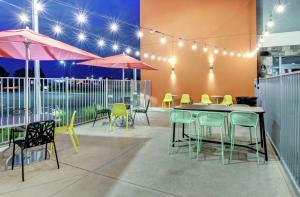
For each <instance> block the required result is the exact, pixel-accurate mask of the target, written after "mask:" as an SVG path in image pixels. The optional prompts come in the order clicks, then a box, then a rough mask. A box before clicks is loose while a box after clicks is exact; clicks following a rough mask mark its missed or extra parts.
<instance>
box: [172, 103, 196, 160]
mask: <svg viewBox="0 0 300 197" xmlns="http://www.w3.org/2000/svg"><path fill="white" fill-rule="evenodd" d="M170 121H171V129H170V138H169V147H168V153H169V154H170V149H171V147H172V145H173V142H172V137H173V134H172V133H173V131H172V125H173V123H176V124H183V125H187V131H188V135H189V156H190V157H191V155H192V147H191V137H192V135H193V133H192V131H193V130H192V129H191V126H192V125H193V124H195V121H194V120H193V114H192V113H191V112H190V111H186V110H175V109H173V110H172V111H171V112H170ZM175 129H176V128H175ZM174 135H175V133H174ZM174 139H175V138H174Z"/></svg>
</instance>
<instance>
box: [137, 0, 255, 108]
mask: <svg viewBox="0 0 300 197" xmlns="http://www.w3.org/2000/svg"><path fill="white" fill-rule="evenodd" d="M255 3H256V2H255V0H141V8H140V9H141V26H143V27H148V28H153V29H155V30H158V31H161V32H165V33H168V34H171V35H173V36H176V37H184V38H190V39H191V40H193V39H198V40H201V41H202V44H203V43H204V41H205V42H207V43H208V44H210V45H212V46H220V47H225V48H229V49H235V50H239V51H249V50H253V49H254V48H255V38H256V22H255V21H256V4H255ZM190 45H191V44H188V43H185V46H184V47H183V48H178V47H177V40H174V41H173V44H172V41H171V40H168V41H167V44H165V45H161V44H160V43H159V36H157V35H153V34H150V33H149V32H146V33H145V36H144V37H143V38H142V40H141V51H142V52H143V51H144V52H151V53H153V54H155V55H157V56H158V55H161V56H168V57H170V56H172V55H174V56H176V58H177V63H176V65H175V72H174V73H173V74H172V71H171V66H170V64H168V63H166V62H159V61H157V60H150V59H149V58H147V59H145V58H143V56H141V57H142V60H143V61H145V62H147V63H149V64H151V65H153V66H155V67H157V68H158V69H159V70H158V71H142V79H143V80H151V81H152V95H153V99H152V105H155V106H160V105H161V100H162V98H163V96H164V94H165V93H166V92H171V93H173V94H178V95H181V94H182V93H189V94H190V95H191V96H192V98H193V100H194V101H199V99H200V95H201V94H203V93H208V94H209V95H224V94H231V95H233V96H251V95H253V94H254V87H253V80H254V79H255V77H256V58H251V59H248V58H238V57H229V56H224V57H223V55H221V54H218V55H213V48H212V47H211V48H210V51H209V52H208V53H207V54H205V53H203V52H202V46H201V47H200V46H199V48H198V50H196V51H192V50H191V46H190ZM209 59H211V60H213V61H214V72H213V73H209ZM177 99H179V98H177Z"/></svg>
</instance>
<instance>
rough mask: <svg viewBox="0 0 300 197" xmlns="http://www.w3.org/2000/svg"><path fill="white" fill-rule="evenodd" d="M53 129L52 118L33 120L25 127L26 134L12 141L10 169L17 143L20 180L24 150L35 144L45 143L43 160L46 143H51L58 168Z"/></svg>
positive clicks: (12, 166)
mask: <svg viewBox="0 0 300 197" xmlns="http://www.w3.org/2000/svg"><path fill="white" fill-rule="evenodd" d="M54 129H55V122H54V120H49V121H43V122H34V123H30V124H28V126H27V128H26V136H25V138H24V139H20V140H14V142H13V156H12V163H11V169H12V170H13V169H14V161H15V147H16V145H18V146H19V147H20V148H21V164H22V181H24V150H25V149H28V148H32V147H36V146H41V145H46V146H45V160H46V159H47V145H48V144H49V143H53V146H54V151H55V157H56V163H57V169H59V161H58V157H57V152H56V146H55V141H54ZM13 135H14V132H13Z"/></svg>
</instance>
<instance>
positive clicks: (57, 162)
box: [53, 142, 59, 169]
mask: <svg viewBox="0 0 300 197" xmlns="http://www.w3.org/2000/svg"><path fill="white" fill-rule="evenodd" d="M53 146H54V152H55V157H56V164H57V169H59V161H58V156H57V151H56V146H55V142H53Z"/></svg>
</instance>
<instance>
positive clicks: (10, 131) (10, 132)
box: [8, 129, 13, 147]
mask: <svg viewBox="0 0 300 197" xmlns="http://www.w3.org/2000/svg"><path fill="white" fill-rule="evenodd" d="M12 130H13V129H10V130H9V144H8V146H9V147H10V144H11V137H12Z"/></svg>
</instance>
